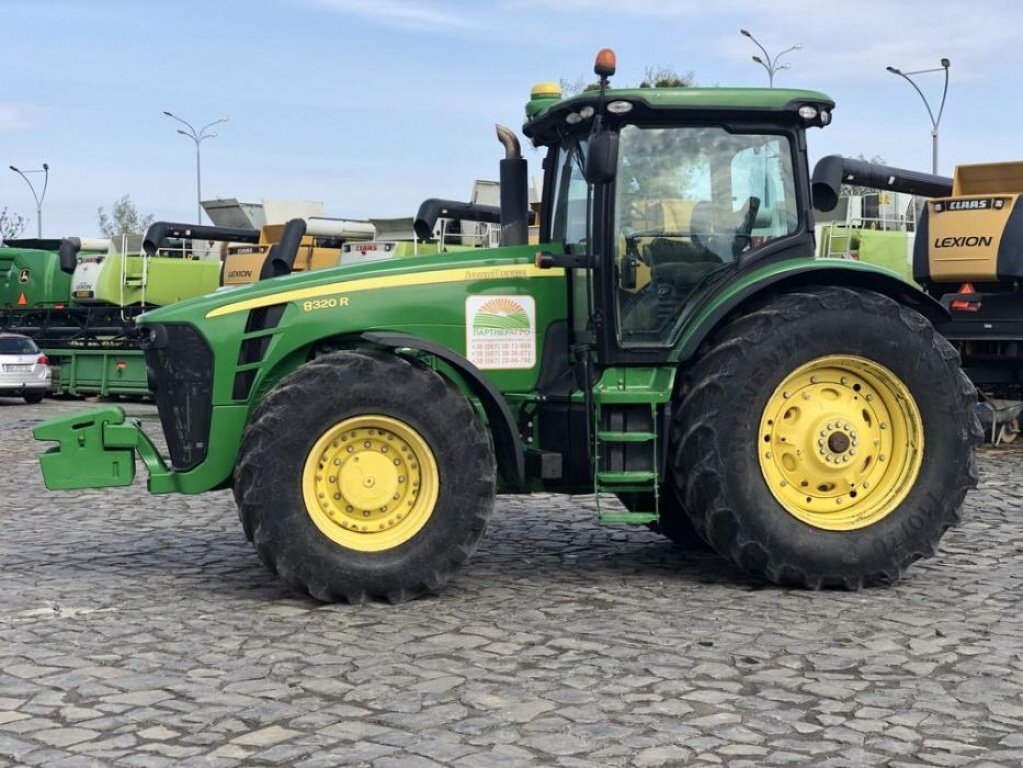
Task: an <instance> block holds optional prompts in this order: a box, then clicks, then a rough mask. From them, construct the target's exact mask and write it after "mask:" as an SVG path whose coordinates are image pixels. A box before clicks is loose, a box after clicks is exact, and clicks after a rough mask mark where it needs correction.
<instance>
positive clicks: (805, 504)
mask: <svg viewBox="0 0 1023 768" xmlns="http://www.w3.org/2000/svg"><path fill="white" fill-rule="evenodd" d="M758 451H759V457H760V469H761V471H762V472H763V475H764V479H765V480H766V482H767V486H768V488H769V489H770V491H771V493H772V494H773V495H774V497H775V498H776V499H777V500H778V503H780V504H781V505H782V507H784V508H785V510H786V511H787V512H789V514H791V515H793V516H794V517H796V518H797V519H799V520H801V521H803V522H804V523H806V524H807V525H812V526H814V527H815V528H823V529H825V530H832V531H851V530H855V529H857V528H864V527H866V526H868V525H873V524H874V523H876V522H878V521H879V520H882V519H883V518H885V517H886V516H887V515H889V514H890V513H891V512H892V510H894V509H895V508H897V507H898V506H899V504H901V503H902V501H903V500H904V499H905V498H906V495H907V494H908V493H909V490H910V489H911V488H912V487H913V484H914V482H915V481H916V478H917V475H918V474H919V472H920V465H921V464H922V462H923V453H924V433H923V424H922V422H921V419H920V410H919V409H918V408H917V405H916V401H915V400H914V399H913V396H912V394H911V393H910V391H909V389H908V388H907V387H906V385H905V384H904V383H903V382H902V381H901V380H900V379H899V377H898V376H896V375H895V374H894V373H892V372H891V371H890V370H888V369H887V368H885V367H884V366H882V365H880V364H879V363H875V362H872V361H870V360H867V359H866V358H863V357H858V356H854V355H829V356H826V357H820V358H817V359H816V360H811V361H810V362H808V363H806V364H804V365H802V366H800V367H799V368H797V369H796V370H794V371H793V372H792V373H790V374H789V375H788V376H786V377H785V379H784V380H783V381H782V383H781V384H779V385H778V387H777V388H776V389H775V391H774V393H773V394H772V395H771V397H770V399H769V400H768V402H767V406H766V407H765V408H764V411H763V415H762V417H761V419H760V433H759V436H758Z"/></svg>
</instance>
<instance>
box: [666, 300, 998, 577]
mask: <svg viewBox="0 0 1023 768" xmlns="http://www.w3.org/2000/svg"><path fill="white" fill-rule="evenodd" d="M975 401H976V391H975V389H974V387H973V385H972V384H971V383H970V382H969V380H968V379H967V378H966V376H965V375H964V374H963V373H962V371H961V370H960V368H959V361H958V356H957V354H956V352H955V350H954V349H953V348H952V346H951V345H950V344H949V343H948V342H947V341H946V340H945V339H943V338H942V337H941V336H939V335H938V334H937V333H936V332H935V330H934V328H933V327H932V326H931V324H930V323H929V322H928V321H927V320H926V319H925V318H923V317H922V316H921V315H920V314H918V313H917V312H915V311H913V310H911V309H909V308H907V307H904V306H901V305H899V304H898V303H896V302H895V301H893V300H892V299H890V298H888V297H886V296H882V295H880V294H877V293H874V292H871V291H853V290H849V289H846V288H838V287H814V288H807V289H805V290H803V291H801V292H798V293H786V294H782V295H779V296H777V297H775V298H773V299H771V300H769V301H767V302H765V303H763V304H762V305H761V306H759V307H758V308H755V309H753V310H752V311H750V312H749V313H748V314H745V315H743V316H740V317H738V318H737V319H735V320H733V321H732V322H730V323H729V324H727V325H726V326H724V327H723V328H722V329H721V330H719V331H718V332H716V333H715V335H714V336H713V338H712V339H711V340H710V341H709V342H708V344H707V345H705V347H704V349H703V350H702V352H701V354H700V357H699V358H698V359H697V360H696V361H695V362H694V363H693V364H692V365H691V366H689V368H688V369H687V370H686V372H685V373H684V376H683V381H682V388H681V402H680V404H679V407H678V408H676V411H675V416H674V420H673V424H672V449H671V462H670V463H671V471H672V475H673V479H674V482H675V483H676V487H678V488H680V489H681V492H682V500H683V505H684V507H685V509H686V510H687V511H688V513H689V514H690V519H691V520H692V522H693V525H694V527H695V528H696V529H697V531H699V533H700V535H701V536H702V537H703V538H704V539H706V540H707V541H708V542H709V543H710V544H711V545H712V546H713V547H714V548H715V549H717V550H718V552H720V553H721V554H723V555H725V556H727V557H729V558H730V559H732V560H733V561H734V562H735V563H737V564H738V565H739V566H740V567H742V568H743V569H745V570H746V571H747V572H749V573H751V574H754V575H756V576H760V577H763V578H766V579H768V580H770V581H773V582H775V583H779V584H788V585H798V586H803V587H808V588H814V589H817V588H821V587H846V588H852V589H856V588H859V587H861V586H863V585H865V584H872V583H889V584H890V583H893V582H895V581H897V580H898V579H899V578H900V576H901V575H902V573H903V571H904V570H905V569H906V567H907V566H909V565H910V564H911V563H912V562H914V561H915V560H917V559H918V558H921V557H928V556H930V555H932V554H934V552H935V548H936V546H937V544H938V541H939V539H940V538H941V536H942V535H943V534H944V532H945V531H946V530H947V529H948V528H949V527H951V526H952V525H954V524H955V523H956V522H957V521H958V520H959V510H960V506H961V504H962V502H963V498H964V496H965V495H966V492H967V490H968V489H969V488H972V487H974V486H975V485H976V481H977V475H976V468H975V464H974V457H973V447H974V445H976V444H977V442H978V441H979V438H980V427H979V424H978V422H977V418H976V414H975Z"/></svg>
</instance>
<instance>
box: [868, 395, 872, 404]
mask: <svg viewBox="0 0 1023 768" xmlns="http://www.w3.org/2000/svg"><path fill="white" fill-rule="evenodd" d="M867 402H868V403H872V402H874V396H873V395H867Z"/></svg>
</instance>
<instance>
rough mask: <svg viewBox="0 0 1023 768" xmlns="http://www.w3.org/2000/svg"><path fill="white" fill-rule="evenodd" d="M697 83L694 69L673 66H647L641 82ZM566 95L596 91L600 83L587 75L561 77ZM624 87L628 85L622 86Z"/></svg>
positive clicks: (662, 85) (648, 85)
mask: <svg viewBox="0 0 1023 768" xmlns="http://www.w3.org/2000/svg"><path fill="white" fill-rule="evenodd" d="M695 84H696V76H695V75H694V74H693V72H692V71H689V72H678V71H676V70H674V69H672V68H671V67H647V68H646V72H645V74H644V76H643V80H642V81H641V82H640V84H639V87H640V88H692V87H693V86H694V85H695ZM558 85H560V86H561V92H562V94H564V95H565V97H566V98H567V97H569V96H575V95H577V94H580V93H583V92H584V91H596V90H597V89H599V88H600V83H595V82H591V81H590V79H589V78H588V77H586V76H583V77H577V78H576V79H575V80H566V79H565V78H561V79H560V80H559V81H558ZM621 87H623V88H625V87H628V86H621Z"/></svg>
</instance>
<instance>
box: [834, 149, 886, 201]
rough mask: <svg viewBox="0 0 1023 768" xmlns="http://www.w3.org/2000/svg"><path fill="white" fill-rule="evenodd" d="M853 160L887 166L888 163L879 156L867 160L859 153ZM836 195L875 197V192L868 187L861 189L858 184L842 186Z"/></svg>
mask: <svg viewBox="0 0 1023 768" xmlns="http://www.w3.org/2000/svg"><path fill="white" fill-rule="evenodd" d="M855 159H857V160H860V161H862V162H865V163H876V164H879V165H887V163H888V161H887V160H885V159H884V158H883V157H881V155H874V156H873V157H872V158H870V159H869V160H868V159H867V158H866V156H865V155H863V154H862V153H860V154H858V155H856V158H855ZM838 194H839V196H840V197H848V196H849V195H876V194H877V190H876V189H871V188H870V187H861V186H859V185H858V184H843V185H842V188H841V189H840V190H839V192H838Z"/></svg>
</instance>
